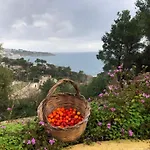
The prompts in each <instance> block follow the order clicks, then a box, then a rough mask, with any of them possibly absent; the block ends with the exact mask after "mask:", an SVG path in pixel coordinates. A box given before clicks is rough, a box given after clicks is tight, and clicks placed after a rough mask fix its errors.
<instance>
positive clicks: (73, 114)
mask: <svg viewBox="0 0 150 150" xmlns="http://www.w3.org/2000/svg"><path fill="white" fill-rule="evenodd" d="M47 117H48V118H47V119H48V121H49V122H50V124H51V125H52V126H57V127H60V128H65V127H69V126H74V125H75V124H77V123H79V122H80V121H82V120H83V117H82V115H81V113H80V112H79V111H77V110H76V109H74V108H68V109H65V108H64V107H61V108H57V109H55V110H54V111H53V112H52V113H50V114H49V115H48V116H47Z"/></svg>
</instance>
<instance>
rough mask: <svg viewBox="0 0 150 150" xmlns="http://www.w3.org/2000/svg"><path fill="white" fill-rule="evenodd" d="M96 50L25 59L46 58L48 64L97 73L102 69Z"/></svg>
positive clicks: (91, 73)
mask: <svg viewBox="0 0 150 150" xmlns="http://www.w3.org/2000/svg"><path fill="white" fill-rule="evenodd" d="M96 54H97V53H96V52H85V53H56V54H55V56H41V57H33V56H26V57H25V59H26V60H27V59H30V61H31V62H34V61H35V60H36V59H37V58H39V59H43V60H46V61H47V62H48V63H49V64H54V65H56V66H65V67H68V66H70V68H71V69H72V70H73V71H77V72H78V71H80V70H82V71H84V73H86V74H88V75H93V76H94V75H97V74H98V73H100V72H102V71H103V69H102V68H103V63H102V62H101V61H100V60H97V58H96Z"/></svg>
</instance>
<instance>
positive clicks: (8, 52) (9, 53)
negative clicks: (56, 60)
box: [3, 49, 55, 59]
mask: <svg viewBox="0 0 150 150" xmlns="http://www.w3.org/2000/svg"><path fill="white" fill-rule="evenodd" d="M24 56H31V57H41V56H55V54H53V53H49V52H36V51H34V52H33V51H28V50H23V49H4V53H3V57H8V58H14V59H17V58H21V57H24Z"/></svg>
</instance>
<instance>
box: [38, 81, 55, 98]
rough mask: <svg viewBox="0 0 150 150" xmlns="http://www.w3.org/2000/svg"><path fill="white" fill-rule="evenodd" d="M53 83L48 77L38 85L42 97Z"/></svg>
mask: <svg viewBox="0 0 150 150" xmlns="http://www.w3.org/2000/svg"><path fill="white" fill-rule="evenodd" d="M54 84H55V82H54V81H53V80H51V79H49V80H47V81H46V82H45V83H44V84H43V85H42V86H41V87H40V89H41V92H42V94H43V97H45V96H46V95H47V94H48V91H49V90H50V89H51V88H52V87H53V86H54Z"/></svg>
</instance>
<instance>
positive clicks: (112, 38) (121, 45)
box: [97, 10, 143, 71]
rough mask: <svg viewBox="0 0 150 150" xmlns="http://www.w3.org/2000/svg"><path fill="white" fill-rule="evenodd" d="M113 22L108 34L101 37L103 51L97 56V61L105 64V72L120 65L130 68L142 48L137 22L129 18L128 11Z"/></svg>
mask: <svg viewBox="0 0 150 150" xmlns="http://www.w3.org/2000/svg"><path fill="white" fill-rule="evenodd" d="M114 22H115V23H114V24H113V25H112V26H111V30H110V32H109V33H108V32H106V33H105V35H104V36H103V37H102V41H103V43H104V44H103V50H100V51H99V54H98V55H97V59H101V60H102V61H103V62H104V64H105V66H104V68H103V69H104V70H107V71H108V70H110V69H112V66H119V65H121V64H122V63H123V64H124V67H125V68H130V67H131V66H132V65H133V64H134V63H135V60H136V55H137V54H138V52H139V48H141V47H143V44H141V43H140V40H141V38H142V34H141V29H140V28H139V24H138V20H137V19H136V18H131V15H130V12H129V11H128V10H125V11H122V13H118V18H117V20H115V21H114Z"/></svg>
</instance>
